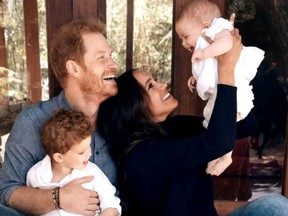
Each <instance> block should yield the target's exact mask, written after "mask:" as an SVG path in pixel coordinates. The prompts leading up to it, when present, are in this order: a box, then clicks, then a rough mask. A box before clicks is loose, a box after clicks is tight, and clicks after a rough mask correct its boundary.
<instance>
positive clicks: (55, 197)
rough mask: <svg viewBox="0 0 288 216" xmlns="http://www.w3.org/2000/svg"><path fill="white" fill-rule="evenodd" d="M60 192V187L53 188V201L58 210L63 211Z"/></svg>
mask: <svg viewBox="0 0 288 216" xmlns="http://www.w3.org/2000/svg"><path fill="white" fill-rule="evenodd" d="M59 191H60V187H59V186H58V187H55V188H53V190H52V199H53V203H54V205H55V208H56V209H61V206H60V193H59Z"/></svg>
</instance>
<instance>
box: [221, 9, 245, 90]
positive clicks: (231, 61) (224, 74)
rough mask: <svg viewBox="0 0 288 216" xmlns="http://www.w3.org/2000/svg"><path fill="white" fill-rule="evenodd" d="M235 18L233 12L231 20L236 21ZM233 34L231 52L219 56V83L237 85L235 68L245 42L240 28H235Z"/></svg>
mask: <svg viewBox="0 0 288 216" xmlns="http://www.w3.org/2000/svg"><path fill="white" fill-rule="evenodd" d="M234 19H235V15H234V14H232V15H231V17H230V21H232V22H234ZM231 35H232V38H233V47H232V49H231V50H230V51H229V52H227V53H225V54H223V55H220V56H218V57H217V61H218V73H219V74H218V83H219V84H226V85H235V80H234V69H235V66H236V64H237V62H238V60H239V57H240V53H241V50H242V48H243V44H242V42H241V35H240V34H239V30H238V29H236V28H234V29H233V30H232V31H231Z"/></svg>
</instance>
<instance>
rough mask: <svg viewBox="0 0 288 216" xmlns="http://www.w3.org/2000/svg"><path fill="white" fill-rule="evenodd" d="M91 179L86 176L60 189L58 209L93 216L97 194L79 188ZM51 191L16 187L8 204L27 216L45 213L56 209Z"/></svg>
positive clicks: (96, 205) (96, 208)
mask: <svg viewBox="0 0 288 216" xmlns="http://www.w3.org/2000/svg"><path fill="white" fill-rule="evenodd" d="M93 178H94V177H93V176H88V177H83V178H79V179H75V180H73V181H71V182H70V183H68V184H67V185H65V186H63V187H61V188H60V191H59V197H60V207H61V208H63V209H64V210H65V211H68V212H73V213H77V214H81V215H95V212H96V211H97V210H98V209H99V199H98V194H97V193H96V192H94V191H92V190H87V189H84V188H83V187H82V186H81V185H82V184H84V183H87V182H90V181H91V180H92V179H93ZM52 190H53V189H35V188H31V187H18V188H17V189H16V190H15V191H14V192H13V193H12V195H11V196H10V199H9V201H8V204H9V206H10V207H11V208H14V209H17V210H19V211H22V212H25V213H28V214H43V213H47V212H49V211H52V210H54V209H55V208H56V207H55V204H54V203H53V199H52ZM75 203H77V205H75Z"/></svg>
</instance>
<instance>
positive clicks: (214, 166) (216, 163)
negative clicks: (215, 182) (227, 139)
mask: <svg viewBox="0 0 288 216" xmlns="http://www.w3.org/2000/svg"><path fill="white" fill-rule="evenodd" d="M231 163H232V151H231V152H228V153H227V154H225V155H223V156H222V157H220V158H217V159H215V160H213V161H210V162H209V163H208V166H207V169H206V173H207V174H210V175H216V176H219V175H220V174H221V173H223V172H224V171H225V169H226V168H227V167H228V166H230V164H231Z"/></svg>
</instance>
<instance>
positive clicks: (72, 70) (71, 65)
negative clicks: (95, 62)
mask: <svg viewBox="0 0 288 216" xmlns="http://www.w3.org/2000/svg"><path fill="white" fill-rule="evenodd" d="M77 68H78V65H77V63H76V62H75V61H73V60H68V61H67V62H66V69H67V71H68V73H69V74H71V75H72V76H75V75H77V74H78V69H77Z"/></svg>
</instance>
